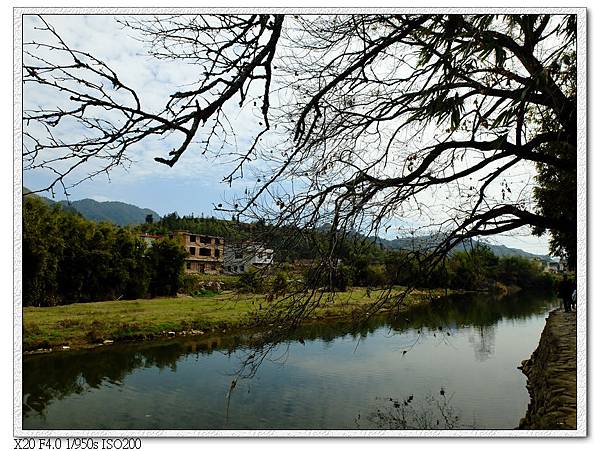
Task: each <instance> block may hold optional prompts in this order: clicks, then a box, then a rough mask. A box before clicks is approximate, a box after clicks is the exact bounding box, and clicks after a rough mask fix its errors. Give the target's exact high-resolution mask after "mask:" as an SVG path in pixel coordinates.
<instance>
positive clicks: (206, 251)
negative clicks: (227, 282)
mask: <svg viewBox="0 0 600 451" xmlns="http://www.w3.org/2000/svg"><path fill="white" fill-rule="evenodd" d="M199 251H200V252H199V255H202V256H203V257H210V248H207V247H201V248H200V249H199Z"/></svg>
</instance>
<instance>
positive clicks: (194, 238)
mask: <svg viewBox="0 0 600 451" xmlns="http://www.w3.org/2000/svg"><path fill="white" fill-rule="evenodd" d="M195 242H196V235H190V243H195Z"/></svg>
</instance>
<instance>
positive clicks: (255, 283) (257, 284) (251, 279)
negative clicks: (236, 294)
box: [237, 269, 265, 293]
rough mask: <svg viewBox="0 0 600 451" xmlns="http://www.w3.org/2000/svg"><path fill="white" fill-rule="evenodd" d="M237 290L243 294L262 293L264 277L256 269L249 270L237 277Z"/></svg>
mask: <svg viewBox="0 0 600 451" xmlns="http://www.w3.org/2000/svg"><path fill="white" fill-rule="evenodd" d="M237 288H238V290H240V291H242V292H245V293H262V292H263V291H264V288H265V283H264V277H263V275H262V274H261V273H260V272H259V271H257V270H256V269H251V270H250V271H247V272H245V273H242V274H240V275H239V276H238V284H237Z"/></svg>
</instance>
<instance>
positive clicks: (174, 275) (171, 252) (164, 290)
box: [23, 195, 185, 306]
mask: <svg viewBox="0 0 600 451" xmlns="http://www.w3.org/2000/svg"><path fill="white" fill-rule="evenodd" d="M183 256H185V252H184V251H183V250H182V249H180V247H179V245H177V244H176V243H174V242H170V241H168V240H165V242H158V243H157V244H156V246H155V247H153V248H151V249H150V250H147V249H146V246H145V244H144V243H143V241H141V240H140V239H139V238H138V237H137V236H136V235H135V234H134V233H133V232H132V231H130V230H127V229H123V228H120V227H117V226H114V225H112V224H109V223H104V222H101V223H95V222H92V221H88V220H86V219H84V218H82V217H81V216H80V215H79V214H75V213H73V212H70V211H66V210H64V209H62V208H60V206H58V205H49V204H48V203H47V202H44V201H43V199H41V198H39V197H37V196H31V195H30V196H26V197H25V198H24V201H23V302H24V305H28V306H51V305H58V304H68V303H72V302H89V301H99V300H101V301H104V300H114V299H136V298H141V297H145V296H147V295H148V293H149V290H150V293H151V294H153V295H154V294H175V292H176V290H177V289H178V287H179V277H180V275H181V273H182V271H183Z"/></svg>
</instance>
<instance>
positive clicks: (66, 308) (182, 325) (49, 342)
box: [23, 288, 443, 351]
mask: <svg viewBox="0 0 600 451" xmlns="http://www.w3.org/2000/svg"><path fill="white" fill-rule="evenodd" d="M441 294H443V291H442V290H434V291H427V292H415V293H413V294H412V295H411V296H410V298H409V299H408V300H407V301H406V305H407V306H408V307H409V306H410V305H411V304H415V303H420V302H422V301H423V300H425V299H428V298H430V297H431V296H439V295H441ZM369 296H370V297H369ZM377 297H378V294H377V292H372V293H369V294H368V293H367V291H366V290H365V289H364V288H356V289H353V290H351V291H348V292H345V293H336V294H335V295H334V296H333V298H332V299H331V301H330V302H327V303H324V305H321V306H319V307H318V308H317V309H316V310H315V311H314V312H313V313H312V315H311V319H312V320H321V319H323V318H328V317H340V316H348V315H351V314H352V313H353V312H354V311H356V310H357V309H360V308H364V307H367V306H368V305H370V304H371V303H373V302H374V301H376V300H377ZM272 305H274V304H270V303H269V302H268V301H267V300H266V297H265V295H252V294H237V293H221V294H216V295H214V296H202V297H179V298H175V297H173V298H156V299H138V300H133V301H107V302H92V303H83V304H70V305H63V306H57V307H25V308H24V309H23V346H24V349H25V350H26V351H27V350H35V349H38V348H50V347H56V346H61V345H68V346H71V347H83V346H88V345H92V344H94V343H101V342H102V341H103V340H114V341H120V340H127V339H129V340H131V339H140V340H141V339H147V338H153V337H156V336H161V335H166V334H167V333H168V332H176V333H177V332H182V331H191V330H200V331H203V332H207V333H213V332H214V333H223V331H225V333H228V331H231V330H232V329H234V330H235V329H243V328H251V327H253V326H256V325H257V320H258V319H264V317H265V314H266V311H267V309H268V307H270V306H272Z"/></svg>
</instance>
